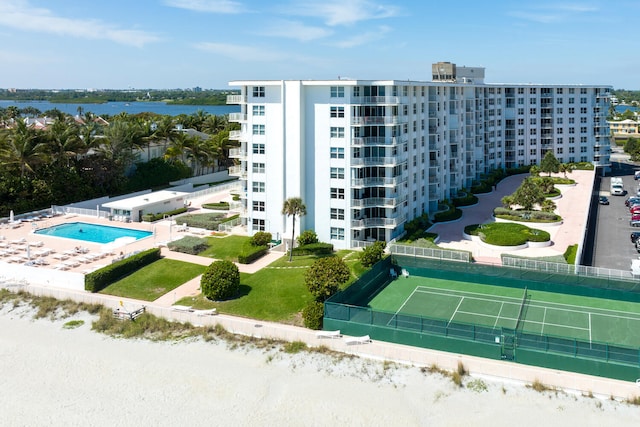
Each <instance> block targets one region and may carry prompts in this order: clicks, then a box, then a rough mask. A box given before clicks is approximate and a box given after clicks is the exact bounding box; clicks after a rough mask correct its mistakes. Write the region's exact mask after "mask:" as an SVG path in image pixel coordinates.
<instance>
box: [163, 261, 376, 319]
mask: <svg viewBox="0 0 640 427" xmlns="http://www.w3.org/2000/svg"><path fill="white" fill-rule="evenodd" d="M351 253H352V251H340V252H338V253H337V255H338V256H342V257H343V258H345V257H346V259H345V261H346V263H347V265H348V266H349V268H350V269H351V272H352V278H353V280H355V278H356V276H359V275H361V274H362V272H363V271H365V269H363V267H362V265H361V264H360V262H359V261H358V260H357V256H356V255H357V254H353V255H350V254H351ZM316 259H317V258H316V257H314V256H300V257H294V260H293V261H292V262H291V263H290V262H289V261H288V258H287V257H281V258H280V259H278V260H276V261H274V262H273V263H272V264H270V265H269V266H268V267H266V268H263V269H261V270H259V271H257V272H256V273H254V274H244V273H243V274H241V275H240V295H239V296H238V297H237V298H234V299H231V300H228V301H222V302H213V301H209V300H207V299H206V298H205V297H203V296H202V295H198V296H197V297H186V298H183V299H181V300H179V301H178V302H176V304H181V305H187V306H191V307H193V308H196V309H208V308H214V307H215V308H217V309H218V311H219V312H221V313H225V314H232V315H236V316H243V317H249V318H252V319H259V320H269V321H274V322H286V323H294V324H300V321H299V319H298V318H297V316H298V313H299V312H300V311H301V310H302V309H303V308H304V307H305V306H306V305H307V304H308V303H309V302H311V301H313V297H312V296H311V294H310V293H309V291H308V290H307V288H306V286H305V284H304V273H305V271H306V270H307V268H306V267H308V266H310V265H311V264H312V263H313V262H314V261H315V260H316ZM347 285H348V284H347ZM345 286H346V285H345Z"/></svg>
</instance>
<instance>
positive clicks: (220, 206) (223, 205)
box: [202, 202, 229, 211]
mask: <svg viewBox="0 0 640 427" xmlns="http://www.w3.org/2000/svg"><path fill="white" fill-rule="evenodd" d="M202 207H203V208H205V209H215V210H218V211H228V210H229V202H219V203H205V204H204V205H202Z"/></svg>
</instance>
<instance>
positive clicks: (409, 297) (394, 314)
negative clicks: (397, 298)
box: [387, 288, 417, 326]
mask: <svg viewBox="0 0 640 427" xmlns="http://www.w3.org/2000/svg"><path fill="white" fill-rule="evenodd" d="M416 289H417V288H416ZM416 289H414V290H413V292H411V294H409V296H408V297H407V299H406V300H404V302H403V303H402V305H401V306H400V308H398V310H396V312H395V313H393V316H391V319H389V321H388V322H387V326H389V325H390V324H391V322H392V321H393V319H397V318H398V313H400V310H402V309H403V308H404V306H405V305H407V302H409V300H410V299H411V297H413V294H415V293H416Z"/></svg>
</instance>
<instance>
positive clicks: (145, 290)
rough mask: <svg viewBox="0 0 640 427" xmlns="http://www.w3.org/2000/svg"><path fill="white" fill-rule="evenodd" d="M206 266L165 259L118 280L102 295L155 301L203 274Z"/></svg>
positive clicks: (103, 291) (104, 290)
mask: <svg viewBox="0 0 640 427" xmlns="http://www.w3.org/2000/svg"><path fill="white" fill-rule="evenodd" d="M204 269H205V266H202V265H198V264H191V263H188V262H183V261H176V260H172V259H167V258H163V259H160V260H158V261H156V262H154V263H152V264H149V265H147V266H145V267H142V268H141V269H140V270H138V271H136V272H134V273H132V274H130V275H128V276H127V277H125V278H123V279H121V280H118V281H117V282H115V283H112V284H111V285H109V286H107V287H106V288H105V289H103V290H102V291H100V293H102V294H108V295H116V296H121V297H127V298H135V299H140V300H144V301H154V300H156V299H157V298H159V297H161V296H162V295H164V294H166V293H167V292H170V291H172V290H173V289H175V288H177V287H178V286H180V285H182V284H184V283H185V282H188V281H189V280H191V279H193V278H194V277H196V276H198V275H200V274H202V272H203V271H204Z"/></svg>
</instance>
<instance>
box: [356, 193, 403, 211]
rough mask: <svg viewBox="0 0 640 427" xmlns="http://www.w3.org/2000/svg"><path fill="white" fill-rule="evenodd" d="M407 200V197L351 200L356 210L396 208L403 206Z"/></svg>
mask: <svg viewBox="0 0 640 427" xmlns="http://www.w3.org/2000/svg"><path fill="white" fill-rule="evenodd" d="M406 200H407V196H406V195H405V196H401V197H370V198H367V199H353V200H351V206H352V207H354V208H369V207H384V208H394V207H396V206H400V205H402V204H403V203H404V202H405V201H406Z"/></svg>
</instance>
